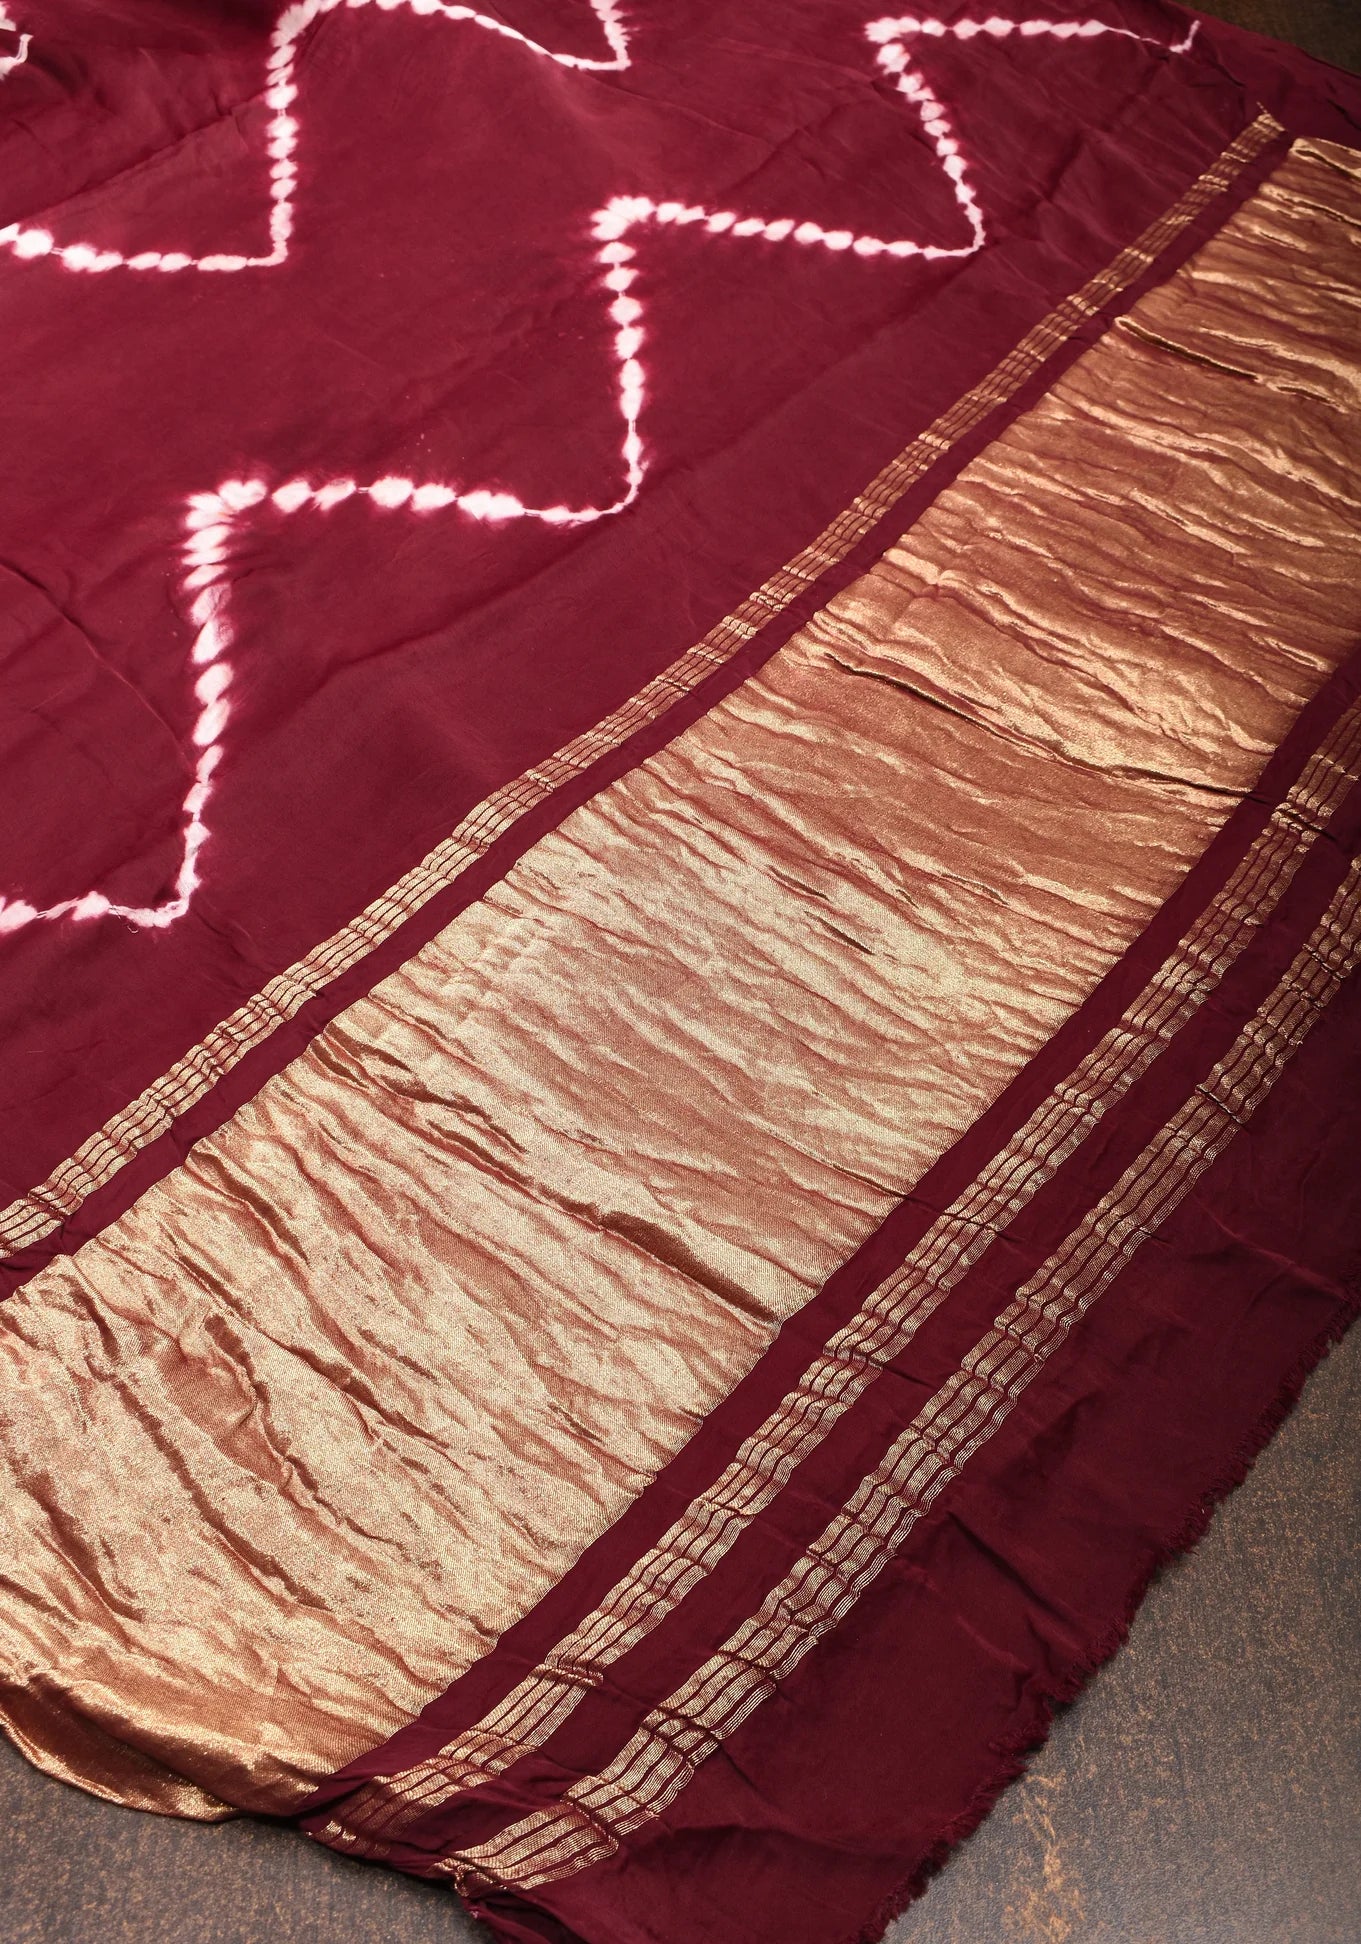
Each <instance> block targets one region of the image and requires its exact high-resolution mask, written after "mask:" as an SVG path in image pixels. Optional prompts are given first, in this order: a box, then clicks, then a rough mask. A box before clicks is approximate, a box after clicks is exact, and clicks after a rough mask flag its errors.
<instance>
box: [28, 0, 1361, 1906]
mask: <svg viewBox="0 0 1361 1944" xmlns="http://www.w3.org/2000/svg"><path fill="white" fill-rule="evenodd" d="M1210 11H1213V12H1215V13H1218V14H1221V15H1223V16H1224V17H1225V18H1226V19H1231V20H1237V21H1239V22H1241V23H1242V24H1243V25H1244V26H1251V27H1256V28H1258V29H1259V30H1260V31H1262V32H1264V33H1274V34H1278V35H1280V36H1281V37H1282V38H1285V39H1289V40H1293V41H1296V42H1297V43H1298V44H1299V45H1300V46H1302V47H1307V48H1308V49H1309V50H1310V51H1311V52H1312V53H1315V54H1321V55H1323V56H1324V57H1325V58H1328V59H1331V60H1334V61H1336V62H1338V63H1339V64H1340V65H1343V66H1350V67H1353V68H1357V69H1361V0H1218V4H1216V5H1215V6H1214V7H1213V8H1211V9H1210ZM1358 1446H1361V1326H1358V1329H1357V1330H1354V1331H1353V1332H1352V1334H1351V1336H1350V1338H1349V1339H1348V1340H1347V1342H1346V1343H1344V1344H1343V1346H1342V1347H1341V1348H1340V1349H1339V1350H1337V1351H1336V1352H1335V1353H1334V1354H1333V1356H1332V1357H1330V1358H1329V1359H1328V1360H1327V1362H1326V1363H1325V1364H1324V1365H1323V1366H1322V1367H1321V1368H1320V1369H1319V1370H1318V1371H1317V1372H1316V1373H1315V1375H1314V1377H1313V1378H1312V1379H1311V1381H1310V1383H1309V1385H1308V1387H1307V1389H1306V1391H1305V1394H1304V1397H1303V1399H1302V1401H1301V1403H1300V1405H1299V1408H1298V1409H1297V1411H1296V1412H1295V1414H1294V1416H1293V1417H1292V1418H1291V1420H1290V1421H1289V1423H1288V1424H1287V1425H1286V1426H1285V1428H1284V1429H1283V1430H1282V1431H1281V1433H1280V1434H1279V1436H1278V1437H1277V1438H1276V1439H1275V1441H1274V1443H1273V1444H1272V1445H1271V1446H1270V1448H1269V1449H1268V1450H1267V1451H1266V1453H1265V1454H1264V1455H1263V1457H1262V1458H1261V1459H1260V1460H1259V1462H1258V1464H1257V1466H1256V1468H1255V1469H1254V1471H1253V1473H1252V1475H1251V1477H1250V1478H1249V1480H1248V1482H1247V1483H1246V1484H1245V1485H1244V1486H1243V1487H1242V1488H1241V1489H1240V1490H1239V1491H1238V1492H1236V1493H1235V1494H1234V1496H1233V1497H1232V1498H1231V1499H1230V1500H1229V1501H1228V1503H1227V1504H1226V1505H1225V1506H1224V1507H1222V1508H1221V1510H1220V1512H1219V1513H1218V1515H1217V1516H1216V1518H1215V1521H1214V1524H1213V1526H1212V1527H1211V1530H1210V1532H1209V1534H1208V1535H1207V1536H1206V1538H1205V1539H1204V1540H1203V1541H1202V1542H1201V1544H1200V1546H1199V1547H1198V1548H1197V1549H1196V1551H1195V1552H1194V1553H1193V1554H1191V1555H1190V1556H1188V1557H1187V1558H1185V1559H1183V1560H1181V1561H1179V1562H1178V1563H1177V1564H1176V1565H1175V1566H1173V1567H1172V1568H1170V1569H1169V1570H1168V1571H1167V1572H1165V1573H1164V1574H1163V1575H1162V1577H1161V1578H1160V1579H1159V1580H1158V1582H1157V1584H1156V1585H1155V1586H1154V1588H1153V1590H1152V1592H1151V1593H1150V1594H1149V1597H1148V1599H1147V1601H1146V1602H1145V1604H1144V1607H1143V1608H1142V1610H1141V1612H1140V1614H1139V1618H1138V1620H1137V1621H1136V1623H1135V1626H1134V1629H1133V1632H1132V1634H1131V1636H1130V1641H1129V1644H1128V1646H1127V1647H1126V1648H1125V1649H1124V1651H1123V1652H1122V1653H1121V1654H1119V1655H1118V1656H1117V1657H1116V1658H1115V1660H1113V1661H1112V1662H1111V1663H1110V1664H1109V1665H1108V1666H1107V1667H1106V1668H1105V1669H1104V1671H1103V1672H1102V1673H1101V1674H1100V1675H1098V1677H1097V1678H1096V1680H1095V1681H1094V1682H1093V1683H1092V1684H1091V1686H1090V1687H1089V1688H1088V1689H1087V1691H1086V1693H1085V1694H1084V1695H1083V1696H1082V1698H1081V1699H1080V1700H1079V1701H1078V1702H1077V1703H1076V1704H1075V1705H1074V1706H1073V1707H1072V1708H1070V1709H1068V1710H1066V1711H1065V1713H1064V1714H1063V1715H1062V1717H1061V1718H1060V1720H1059V1721H1058V1722H1057V1723H1056V1725H1055V1729H1054V1732H1053V1734H1052V1735H1051V1737H1050V1740H1049V1742H1048V1744H1047V1745H1046V1747H1045V1748H1044V1750H1043V1751H1042V1752H1041V1754H1040V1755H1039V1756H1038V1757H1037V1759H1036V1760H1035V1762H1034V1764H1033V1765H1032V1767H1031V1769H1030V1771H1029V1772H1028V1774H1027V1775H1026V1776H1025V1777H1024V1778H1023V1779H1022V1780H1021V1781H1020V1782H1018V1783H1017V1784H1016V1785H1015V1786H1014V1787H1013V1788H1012V1789H1010V1790H1009V1791H1008V1792H1007V1794H1006V1795H1005V1796H1004V1797H1003V1798H1002V1800H1001V1802H1000V1803H999V1805H998V1807H997V1809H996V1810H995V1811H994V1813H993V1814H992V1816H991V1817H990V1818H989V1819H988V1821H987V1822H986V1823H985V1824H984V1825H983V1827H982V1829H980V1830H979V1832H978V1834H977V1835H976V1836H974V1837H973V1838H972V1839H971V1840H970V1841H969V1842H968V1843H966V1844H964V1845H963V1846H962V1848H961V1849H960V1850H959V1852H958V1854H957V1855H956V1857H955V1858H954V1860H953V1862H952V1863H951V1864H950V1866H949V1868H948V1869H947V1870H946V1871H945V1872H944V1873H943V1874H942V1875H941V1876H940V1877H938V1878H937V1880H936V1881H935V1883H934V1884H933V1885H932V1887H931V1889H930V1891H929V1893H928V1894H927V1896H926V1897H925V1898H924V1899H923V1900H922V1901H921V1902H919V1903H918V1904H916V1905H914V1906H913V1908H912V1909H911V1910H910V1911H908V1913H907V1914H906V1915H905V1916H904V1917H902V1918H901V1919H900V1920H899V1922H898V1923H897V1925H895V1926H894V1928H893V1930H892V1931H891V1933H890V1939H891V1944H1361V1669H1359V1668H1358V1649H1359V1648H1361V1622H1359V1621H1358V1615H1359V1614H1361V1463H1359V1462H1358ZM0 1830H2V1831H3V1861H2V1862H0V1944H264V1940H266V1939H268V1940H270V1941H271V1944H473V1940H478V1944H481V1940H483V1939H485V1937H486V1935H487V1933H486V1932H485V1931H483V1930H481V1929H480V1928H478V1927H475V1926H473V1925H472V1924H470V1923H469V1922H468V1920H467V1919H466V1918H465V1917H464V1916H463V1915H462V1913H461V1911H460V1909H459V1907H458V1904H457V1902H456V1900H455V1898H454V1897H453V1896H452V1895H451V1894H450V1893H449V1892H448V1891H445V1890H439V1889H434V1888H431V1887H430V1886H429V1885H427V1884H421V1883H416V1882H414V1881H413V1880H412V1879H410V1878H405V1877H397V1876H394V1875H392V1874H390V1873H389V1872H387V1871H384V1870H380V1869H376V1868H373V1867H371V1866H368V1865H364V1864H359V1863H352V1862H348V1861H346V1860H345V1859H343V1858H341V1857H338V1856H333V1855H332V1854H331V1853H330V1852H329V1851H327V1850H322V1849H319V1848H317V1847H316V1846H315V1845H313V1844H311V1843H308V1842H306V1841H304V1840H303V1839H302V1838H300V1837H298V1836H296V1835H294V1834H293V1833H292V1832H291V1831H288V1830H284V1829H279V1828H275V1827H273V1826H272V1825H269V1824H263V1823H252V1822H244V1821H243V1822H237V1823H226V1824H220V1825H217V1826H214V1827H208V1828H205V1827H203V1826H201V1825H196V1824H189V1823H175V1822H169V1821H166V1820H163V1819H162V1818H160V1817H157V1816H145V1815H138V1814H135V1813H133V1812H132V1811H129V1810H124V1809H117V1808H114V1807H113V1806H112V1805H111V1804H109V1803H104V1802H98V1801H96V1800H94V1799H93V1798H92V1797H89V1796H85V1795H82V1794H81V1793H80V1792H78V1791H77V1790H74V1789H68V1788H66V1787H64V1786H63V1785H62V1784H61V1783H59V1782H53V1781H50V1780H49V1779H48V1778H47V1777H46V1776H43V1775H40V1774H38V1773H36V1771H34V1770H33V1769H31V1768H29V1767H28V1765H27V1764H26V1763H25V1762H24V1761H22V1759H21V1758H20V1757H19V1756H18V1755H16V1754H15V1753H14V1752H13V1751H12V1750H11V1749H10V1748H9V1746H8V1744H7V1743H4V1742H3V1741H0ZM848 1927H849V1926H848Z"/></svg>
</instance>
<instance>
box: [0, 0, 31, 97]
mask: <svg viewBox="0 0 1361 1944" xmlns="http://www.w3.org/2000/svg"><path fill="white" fill-rule="evenodd" d="M0 29H3V31H4V32H5V33H7V34H19V29H18V28H17V27H16V26H15V24H14V22H13V21H12V20H11V19H10V17H9V15H8V13H7V12H6V11H5V9H4V8H3V7H0ZM32 44H33V36H32V34H19V51H18V53H17V54H4V55H0V81H3V80H4V78H5V76H6V75H7V74H10V73H12V72H13V70H14V69H15V68H17V67H22V66H23V64H24V62H25V61H26V60H27V59H28V50H29V48H30V47H31V46H32Z"/></svg>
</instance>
